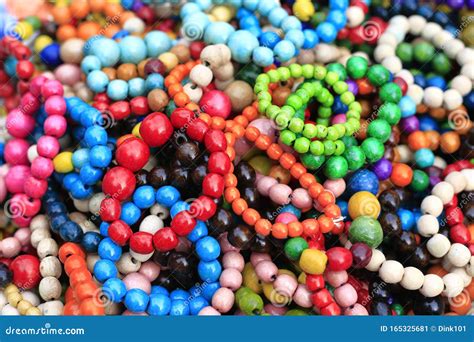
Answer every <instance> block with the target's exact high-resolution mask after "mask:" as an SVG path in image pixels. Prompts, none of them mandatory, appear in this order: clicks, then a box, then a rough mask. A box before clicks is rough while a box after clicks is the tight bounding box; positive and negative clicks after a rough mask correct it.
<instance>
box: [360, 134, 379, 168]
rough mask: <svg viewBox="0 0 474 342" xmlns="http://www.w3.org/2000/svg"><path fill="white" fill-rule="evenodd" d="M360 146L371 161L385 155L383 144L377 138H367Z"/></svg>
mask: <svg viewBox="0 0 474 342" xmlns="http://www.w3.org/2000/svg"><path fill="white" fill-rule="evenodd" d="M360 146H361V147H362V151H363V152H364V154H365V157H366V158H367V160H368V162H369V163H375V162H376V161H377V160H379V159H380V158H382V157H383V154H384V151H385V150H384V147H383V144H382V143H381V142H380V141H379V140H378V139H376V138H367V139H365V140H364V141H363V142H362V144H361V145H360Z"/></svg>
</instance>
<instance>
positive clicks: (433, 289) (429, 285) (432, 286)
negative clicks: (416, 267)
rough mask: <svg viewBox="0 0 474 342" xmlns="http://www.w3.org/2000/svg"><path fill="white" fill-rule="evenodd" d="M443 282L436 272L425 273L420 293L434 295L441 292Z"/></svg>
mask: <svg viewBox="0 0 474 342" xmlns="http://www.w3.org/2000/svg"><path fill="white" fill-rule="evenodd" d="M443 289H444V282H443V279H441V277H440V276H438V275H436V274H426V275H425V280H424V281H423V286H422V287H421V289H420V293H421V294H422V295H423V296H425V297H436V296H438V295H440V294H441V292H443Z"/></svg>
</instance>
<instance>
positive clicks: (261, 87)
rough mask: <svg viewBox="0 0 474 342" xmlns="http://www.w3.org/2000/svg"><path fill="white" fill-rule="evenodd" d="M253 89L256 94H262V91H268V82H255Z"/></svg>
mask: <svg viewBox="0 0 474 342" xmlns="http://www.w3.org/2000/svg"><path fill="white" fill-rule="evenodd" d="M253 91H254V93H255V94H260V93H261V92H264V91H268V84H265V83H260V82H259V83H255V85H254V87H253Z"/></svg>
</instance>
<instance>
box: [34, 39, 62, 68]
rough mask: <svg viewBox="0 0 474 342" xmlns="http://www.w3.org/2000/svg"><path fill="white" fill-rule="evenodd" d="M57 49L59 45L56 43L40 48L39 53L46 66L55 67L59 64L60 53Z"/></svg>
mask: <svg viewBox="0 0 474 342" xmlns="http://www.w3.org/2000/svg"><path fill="white" fill-rule="evenodd" d="M59 50H60V45H59V44H58V43H52V44H50V45H48V46H46V47H45V48H44V49H43V50H41V52H40V53H39V55H40V57H41V59H42V60H43V62H44V63H45V64H46V65H47V66H49V67H56V66H58V65H59V64H61V55H60V53H59Z"/></svg>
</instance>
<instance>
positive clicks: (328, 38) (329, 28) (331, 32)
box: [316, 22, 337, 43]
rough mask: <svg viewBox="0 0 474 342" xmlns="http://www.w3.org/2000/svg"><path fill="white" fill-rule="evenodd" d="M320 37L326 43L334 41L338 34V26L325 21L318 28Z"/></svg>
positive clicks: (317, 31)
mask: <svg viewBox="0 0 474 342" xmlns="http://www.w3.org/2000/svg"><path fill="white" fill-rule="evenodd" d="M316 33H317V34H318V36H319V39H320V40H321V41H323V42H324V43H332V42H333V41H334V39H336V36H337V30H336V27H335V26H334V25H333V24H331V23H328V22H323V23H321V24H319V25H318V27H317V28H316Z"/></svg>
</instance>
